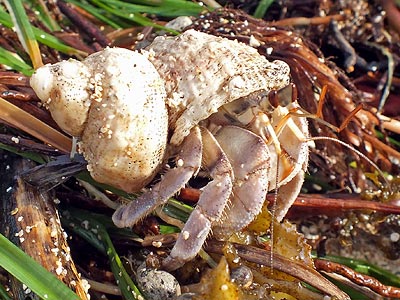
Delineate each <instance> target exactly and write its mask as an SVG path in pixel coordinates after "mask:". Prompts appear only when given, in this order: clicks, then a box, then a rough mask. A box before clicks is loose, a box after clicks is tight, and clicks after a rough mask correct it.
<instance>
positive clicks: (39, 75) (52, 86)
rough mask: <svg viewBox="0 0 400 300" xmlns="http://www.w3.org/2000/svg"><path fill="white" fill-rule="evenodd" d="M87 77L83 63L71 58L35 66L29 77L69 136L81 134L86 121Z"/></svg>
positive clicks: (86, 69) (87, 70)
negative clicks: (39, 66)
mask: <svg viewBox="0 0 400 300" xmlns="http://www.w3.org/2000/svg"><path fill="white" fill-rule="evenodd" d="M90 76H91V74H90V70H89V69H88V68H87V67H86V66H85V65H84V64H83V63H82V62H80V61H77V60H74V59H70V60H67V61H62V62H59V63H56V64H54V65H50V64H48V65H45V66H43V67H41V68H39V69H37V70H36V71H35V73H34V74H33V75H32V77H31V80H30V84H31V86H32V87H33V88H34V90H35V92H36V94H37V96H38V97H39V98H40V99H41V100H42V102H43V103H44V104H45V105H46V106H47V108H48V109H49V110H50V113H51V116H52V117H53V119H54V121H56V123H57V124H58V126H60V128H61V129H62V130H64V131H65V132H67V133H69V134H71V135H72V136H80V135H81V134H82V131H83V128H84V123H85V122H86V118H87V114H88V111H89V107H90V99H89V79H90Z"/></svg>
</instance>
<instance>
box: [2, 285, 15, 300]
mask: <svg viewBox="0 0 400 300" xmlns="http://www.w3.org/2000/svg"><path fill="white" fill-rule="evenodd" d="M0 299H1V300H12V298H11V297H10V295H9V294H8V293H7V290H6V289H5V287H4V286H3V285H1V284H0Z"/></svg>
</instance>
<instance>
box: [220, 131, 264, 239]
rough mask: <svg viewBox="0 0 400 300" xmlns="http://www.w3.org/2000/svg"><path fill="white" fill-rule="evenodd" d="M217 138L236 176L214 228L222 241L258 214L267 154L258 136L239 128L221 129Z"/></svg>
mask: <svg viewBox="0 0 400 300" xmlns="http://www.w3.org/2000/svg"><path fill="white" fill-rule="evenodd" d="M216 139H217V141H218V143H219V144H220V146H221V147H222V149H223V150H224V152H225V153H226V155H227V156H228V158H229V161H230V162H231V164H232V168H233V171H234V174H235V181H234V185H233V191H232V196H231V202H230V204H229V209H227V210H226V211H225V213H224V216H223V219H222V221H220V222H219V223H218V224H216V226H214V228H213V233H214V236H216V237H217V238H219V239H222V238H225V237H229V235H231V234H232V233H233V232H235V231H239V230H241V229H243V228H244V227H245V226H246V225H248V224H249V223H250V222H251V221H252V220H253V219H254V218H255V216H256V215H258V214H259V213H260V211H261V209H262V206H263V204H264V202H265V197H266V195H267V191H268V174H269V171H270V161H269V160H270V159H269V158H270V154H269V150H268V147H267V145H266V144H265V142H264V141H263V140H262V139H261V138H260V137H259V136H257V135H255V134H254V133H252V132H250V131H248V130H246V129H242V128H240V127H236V126H225V127H222V128H221V129H220V130H219V131H218V132H217V134H216ZM233 139H234V140H235V143H234V145H232V140H233Z"/></svg>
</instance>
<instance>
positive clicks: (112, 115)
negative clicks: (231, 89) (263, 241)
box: [31, 48, 168, 192]
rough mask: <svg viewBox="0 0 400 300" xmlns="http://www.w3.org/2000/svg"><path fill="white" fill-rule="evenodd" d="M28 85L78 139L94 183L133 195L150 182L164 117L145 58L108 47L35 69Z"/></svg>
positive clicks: (159, 87) (161, 95)
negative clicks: (78, 59) (102, 183)
mask: <svg viewBox="0 0 400 300" xmlns="http://www.w3.org/2000/svg"><path fill="white" fill-rule="evenodd" d="M31 85H32V87H33V88H34V90H35V91H36V93H37V95H38V97H39V98H40V99H41V100H42V102H44V103H47V102H49V104H48V108H49V110H50V112H51V114H52V116H53V118H54V120H55V121H56V122H57V123H58V124H59V125H60V127H61V128H62V129H63V130H64V131H66V132H68V133H70V134H71V135H73V136H81V141H80V143H79V151H80V152H81V153H83V155H84V156H85V158H86V160H87V161H88V170H89V171H90V173H91V175H92V177H93V178H94V179H95V180H97V181H99V182H104V183H107V184H110V185H113V186H115V187H117V188H120V189H122V190H125V191H127V192H136V191H139V190H140V189H141V188H142V187H144V186H145V185H146V184H148V183H149V182H150V181H151V180H152V179H153V177H154V176H155V174H156V173H157V171H158V170H159V167H160V165H161V162H162V160H163V158H164V151H165V147H166V142H167V130H168V115H167V109H166V105H165V97H166V93H165V89H164V82H163V80H162V79H161V78H160V76H159V74H158V73H157V70H156V69H155V68H154V66H153V65H152V64H151V63H150V62H149V61H148V60H147V58H146V57H145V56H143V55H141V54H140V53H138V52H134V51H130V50H127V49H122V48H107V49H104V50H103V51H100V52H97V53H95V54H92V55H90V56H89V57H87V58H86V59H85V60H83V61H82V62H79V61H76V60H73V59H70V60H68V61H62V62H59V63H57V64H54V65H46V66H44V67H42V68H39V69H38V70H37V71H36V72H35V74H34V75H33V76H32V78H31ZM48 99H51V101H48Z"/></svg>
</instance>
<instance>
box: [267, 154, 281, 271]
mask: <svg viewBox="0 0 400 300" xmlns="http://www.w3.org/2000/svg"><path fill="white" fill-rule="evenodd" d="M276 155H277V156H278V155H279V154H278V153H277V154H276ZM279 161H280V159H279V157H278V158H277V159H276V177H275V192H274V203H273V204H272V209H271V224H270V226H269V227H270V230H271V257H270V260H271V274H274V268H273V267H272V266H273V265H274V220H275V210H276V205H277V202H278V192H279V188H278V184H279Z"/></svg>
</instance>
